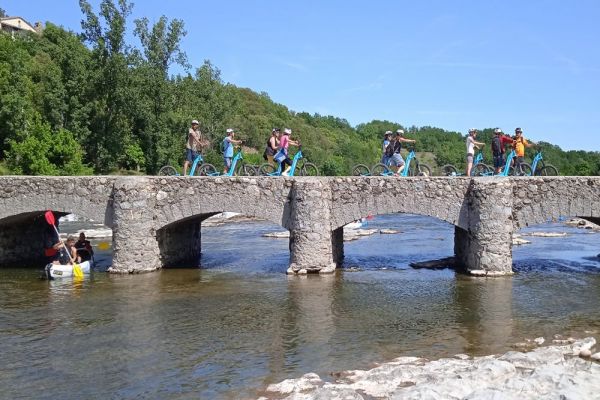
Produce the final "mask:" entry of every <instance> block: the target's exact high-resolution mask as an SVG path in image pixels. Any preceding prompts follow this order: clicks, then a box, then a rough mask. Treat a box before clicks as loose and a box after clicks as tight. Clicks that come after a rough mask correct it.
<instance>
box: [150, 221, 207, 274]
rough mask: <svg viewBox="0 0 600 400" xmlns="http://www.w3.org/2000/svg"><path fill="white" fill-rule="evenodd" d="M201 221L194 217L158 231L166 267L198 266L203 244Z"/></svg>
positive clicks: (161, 257)
mask: <svg viewBox="0 0 600 400" xmlns="http://www.w3.org/2000/svg"><path fill="white" fill-rule="evenodd" d="M201 234H202V233H201V221H200V219H199V218H192V219H189V220H186V221H183V222H181V223H178V224H175V225H173V226H167V227H164V228H162V229H160V230H159V231H158V232H157V235H156V236H157V238H158V247H159V249H160V259H161V263H162V265H163V266H166V267H197V266H199V265H200V249H201V244H202V236H201Z"/></svg>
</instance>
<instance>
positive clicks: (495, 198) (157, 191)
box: [0, 176, 600, 275]
mask: <svg viewBox="0 0 600 400" xmlns="http://www.w3.org/2000/svg"><path fill="white" fill-rule="evenodd" d="M47 209H51V210H53V211H54V212H56V213H57V214H59V215H65V214H69V213H74V214H77V215H81V216H85V217H87V218H89V219H91V220H94V221H97V222H102V223H104V225H106V226H108V227H110V228H111V229H112V230H113V251H114V254H113V265H112V267H111V268H110V271H111V272H116V273H136V272H146V271H153V270H156V269H159V268H161V267H162V266H165V265H167V266H168V265H173V266H178V265H197V264H198V260H199V256H200V247H201V229H200V224H201V222H202V221H203V220H204V219H206V218H208V217H210V216H212V215H214V214H216V213H219V212H223V211H230V212H237V213H241V214H244V215H247V216H251V217H256V218H260V219H264V220H268V221H271V222H274V223H276V224H279V225H281V226H282V227H284V228H286V229H288V230H289V231H290V268H289V270H288V272H289V273H305V272H320V273H329V272H333V271H334V270H335V268H336V266H339V265H341V262H342V259H343V226H344V225H346V224H348V223H350V222H352V221H354V220H356V219H359V218H361V217H366V216H368V215H378V214H389V213H411V214H419V215H426V216H431V217H434V218H438V219H441V220H443V221H446V222H448V223H450V224H452V225H454V226H455V256H456V260H457V265H458V266H459V267H461V268H462V269H464V270H465V271H467V272H471V273H473V274H477V275H505V274H510V273H512V234H513V232H514V231H515V230H516V229H519V228H521V227H524V226H527V225H533V224H539V223H544V222H548V221H557V220H559V219H560V218H563V217H566V216H577V217H581V218H585V219H588V220H591V221H594V222H600V177H521V178H500V177H489V178H467V177H427V178H425V177H415V178H400V179H398V178H393V177H301V178H275V177H256V178H251V177H231V178H229V177H193V178H190V177H112V176H94V177H0V266H12V265H27V264H32V265H34V264H38V265H40V264H41V263H43V262H44V261H43V253H42V247H43V234H44V231H45V230H46V229H47V227H46V224H45V222H44V220H43V213H44V211H45V210H47Z"/></svg>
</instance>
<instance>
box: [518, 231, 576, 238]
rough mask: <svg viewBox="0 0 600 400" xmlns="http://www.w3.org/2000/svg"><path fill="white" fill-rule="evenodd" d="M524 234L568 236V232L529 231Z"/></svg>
mask: <svg viewBox="0 0 600 400" xmlns="http://www.w3.org/2000/svg"><path fill="white" fill-rule="evenodd" d="M523 236H537V237H564V236H567V232H528V233H523Z"/></svg>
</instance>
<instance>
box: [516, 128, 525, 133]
mask: <svg viewBox="0 0 600 400" xmlns="http://www.w3.org/2000/svg"><path fill="white" fill-rule="evenodd" d="M517 132H521V133H523V129H521V128H517V129H515V133H517Z"/></svg>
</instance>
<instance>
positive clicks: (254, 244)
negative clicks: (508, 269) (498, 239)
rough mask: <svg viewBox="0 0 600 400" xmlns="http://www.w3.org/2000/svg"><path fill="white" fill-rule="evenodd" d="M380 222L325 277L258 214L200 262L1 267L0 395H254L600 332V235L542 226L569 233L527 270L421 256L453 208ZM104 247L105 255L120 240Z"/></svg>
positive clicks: (228, 231)
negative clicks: (291, 258)
mask: <svg viewBox="0 0 600 400" xmlns="http://www.w3.org/2000/svg"><path fill="white" fill-rule="evenodd" d="M368 225H369V226H368V228H392V229H398V230H400V231H401V232H402V233H400V234H396V235H380V234H376V235H373V236H370V237H366V238H363V239H360V240H358V241H354V242H347V243H346V244H345V251H346V259H345V268H344V269H343V270H340V271H338V272H337V273H336V274H335V275H333V276H325V277H320V276H306V277H288V276H286V275H285V271H286V269H287V261H288V255H289V253H288V242H287V239H272V238H263V237H261V234H263V233H266V232H272V231H274V230H277V227H275V226H273V225H269V224H265V223H259V222H247V223H237V224H226V225H223V226H217V227H204V228H203V230H202V246H203V254H202V264H203V266H202V268H201V269H169V270H163V271H160V272H156V273H152V274H145V275H133V276H114V275H109V274H106V273H103V272H101V271H100V272H95V273H94V274H93V275H92V276H91V277H90V278H86V279H85V280H83V281H82V282H73V281H72V280H66V279H65V280H55V281H52V282H48V281H43V280H40V279H39V271H35V270H32V269H25V268H24V269H0V354H1V360H2V361H1V362H0V397H1V398H7V399H18V398H38V399H43V398H48V399H56V398H61V399H76V398H77V399H79V398H103V399H105V398H120V399H133V398H157V399H164V398H170V399H198V398H200V399H212V398H226V399H227V398H231V399H233V398H253V397H257V396H259V395H260V394H261V393H262V390H263V389H264V388H265V387H266V386H267V385H268V384H270V383H274V382H279V381H281V380H283V379H286V378H297V377H299V376H301V375H302V374H304V373H307V372H316V373H318V374H319V375H320V376H321V377H324V378H326V377H327V376H330V377H331V374H332V373H335V372H337V371H343V370H348V369H359V368H360V369H366V368H369V367H372V365H373V363H374V362H383V361H388V360H390V359H393V358H395V357H399V356H408V355H416V356H422V357H428V358H439V357H444V356H449V355H453V354H457V353H467V354H470V355H483V354H492V353H500V352H504V351H507V350H509V349H511V346H512V345H513V344H514V343H515V342H522V341H523V340H524V339H525V338H534V337H538V336H544V337H546V338H549V337H551V336H552V335H553V334H557V333H558V334H563V335H574V336H577V337H582V336H590V334H589V332H592V335H594V334H596V333H597V332H600V259H598V258H596V257H595V256H596V254H598V253H599V252H600V240H599V239H600V234H597V233H596V234H593V233H590V231H588V230H583V229H577V228H571V227H567V226H564V225H561V224H553V225H548V226H541V227H540V226H538V227H536V228H528V229H526V230H523V231H522V232H521V233H527V231H534V230H535V231H545V232H548V231H560V232H568V233H569V235H568V236H567V237H562V238H540V237H526V238H527V239H528V240H531V241H532V243H531V244H529V245H525V246H521V247H515V248H514V263H515V271H516V272H517V273H516V275H514V276H512V277H506V278H494V279H485V278H469V277H466V276H462V275H457V274H455V273H454V272H453V271H451V270H435V271H434V270H415V269H412V268H410V267H409V266H408V264H409V263H410V262H412V261H424V260H429V259H434V258H440V257H446V256H449V255H451V254H452V252H453V240H454V239H453V235H454V230H453V227H451V226H450V225H448V224H446V223H444V222H440V221H437V220H434V219H432V218H425V217H418V216H411V215H389V216H381V217H376V218H375V219H374V220H373V221H369V223H368ZM61 227H62V229H63V230H66V231H68V230H69V229H72V230H73V231H75V230H77V228H79V226H78V225H76V223H72V225H71V226H70V225H69V223H65V224H62V225H61ZM97 261H98V264H99V265H100V267H101V268H100V269H102V268H106V266H108V265H109V264H110V254H109V253H106V252H104V253H103V252H102V251H100V252H99V253H98V254H97ZM586 331H587V332H588V333H586ZM596 337H598V335H597V334H596ZM331 379H333V378H332V377H331Z"/></svg>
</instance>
